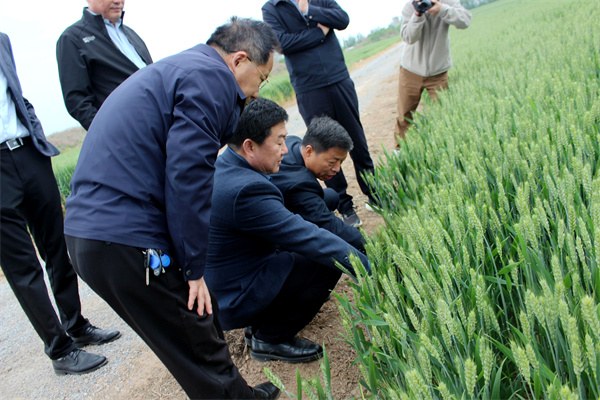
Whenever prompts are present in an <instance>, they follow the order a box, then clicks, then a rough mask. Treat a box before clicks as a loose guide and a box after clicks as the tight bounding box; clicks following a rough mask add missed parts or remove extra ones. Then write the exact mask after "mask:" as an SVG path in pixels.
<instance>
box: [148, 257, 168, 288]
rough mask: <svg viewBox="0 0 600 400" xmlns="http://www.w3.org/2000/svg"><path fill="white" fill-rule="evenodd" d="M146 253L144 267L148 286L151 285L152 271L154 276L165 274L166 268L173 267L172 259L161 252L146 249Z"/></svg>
mask: <svg viewBox="0 0 600 400" xmlns="http://www.w3.org/2000/svg"><path fill="white" fill-rule="evenodd" d="M143 253H144V267H145V268H146V286H148V285H150V270H152V272H153V273H154V276H159V275H160V274H161V273H164V272H165V267H168V266H169V265H171V258H170V257H169V256H168V255H166V254H165V253H163V252H162V251H161V250H156V249H146V250H144V251H143Z"/></svg>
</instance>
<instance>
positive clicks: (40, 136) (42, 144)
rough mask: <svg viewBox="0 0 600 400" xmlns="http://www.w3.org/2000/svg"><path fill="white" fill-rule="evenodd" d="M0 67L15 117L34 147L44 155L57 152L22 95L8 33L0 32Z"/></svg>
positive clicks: (50, 155) (51, 154) (53, 154)
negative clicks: (6, 82) (13, 104)
mask: <svg viewBox="0 0 600 400" xmlns="http://www.w3.org/2000/svg"><path fill="white" fill-rule="evenodd" d="M0 68H1V69H2V72H3V73H4V76H6V80H7V81H8V91H9V92H10V95H11V97H12V100H13V102H14V103H15V108H16V111H17V118H19V120H20V121H21V123H22V124H23V125H24V126H25V128H27V130H28V131H29V134H30V135H31V139H32V141H33V144H34V145H35V148H36V149H38V151H39V152H40V153H42V154H43V155H45V156H48V157H52V156H55V155H57V154H58V153H59V151H58V149H57V148H56V147H54V146H53V145H52V144H51V143H49V142H48V141H47V140H46V135H44V130H43V129H42V124H41V123H40V120H39V119H38V117H37V116H36V115H35V110H34V109H33V106H32V105H31V104H30V103H29V102H28V101H27V99H26V98H25V97H23V91H22V89H21V83H20V82H19V77H18V76H17V68H16V66H15V59H14V57H13V53H12V47H11V45H10V39H9V38H8V35H6V34H5V33H1V32H0Z"/></svg>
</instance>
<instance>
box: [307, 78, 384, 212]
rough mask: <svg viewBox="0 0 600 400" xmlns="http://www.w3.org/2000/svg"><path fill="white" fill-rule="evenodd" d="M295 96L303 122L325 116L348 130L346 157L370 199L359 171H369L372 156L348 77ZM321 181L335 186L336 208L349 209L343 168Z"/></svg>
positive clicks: (347, 210)
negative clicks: (349, 149)
mask: <svg viewBox="0 0 600 400" xmlns="http://www.w3.org/2000/svg"><path fill="white" fill-rule="evenodd" d="M296 100H297V102H298V110H299V111H300V115H302V119H304V123H305V124H306V126H308V125H309V124H310V121H312V119H313V118H314V117H321V116H328V117H331V118H333V119H334V120H336V121H337V122H339V123H340V125H342V126H343V127H344V128H345V129H346V131H348V134H349V135H350V138H351V139H352V142H353V143H354V148H353V149H352V151H350V157H351V158H352V162H353V163H354V170H355V171H356V179H357V181H358V185H359V186H360V190H361V191H362V192H363V193H364V194H366V195H367V196H369V199H370V201H371V202H373V200H372V199H371V194H370V193H371V191H370V190H369V187H368V185H367V183H366V182H365V180H364V179H363V177H362V174H363V173H369V174H372V173H373V160H371V155H370V154H369V146H368V144H367V138H366V137H365V131H364V130H363V127H362V124H361V122H360V113H359V111H358V97H357V95H356V90H355V88H354V82H353V81H352V79H350V78H346V79H344V80H343V81H341V82H338V83H335V84H333V85H329V86H326V87H323V88H319V89H315V90H311V91H309V92H304V93H301V94H297V95H296ZM325 185H327V187H330V188H332V189H335V191H336V192H337V193H338V194H339V195H340V204H339V206H338V210H339V211H340V212H341V213H343V214H346V213H348V212H349V211H350V210H352V206H353V203H352V196H350V195H349V194H348V193H346V189H347V188H348V182H347V181H346V177H345V176H344V173H343V171H341V170H340V172H338V173H337V174H336V175H335V176H334V177H333V178H331V179H330V180H328V181H326V182H325Z"/></svg>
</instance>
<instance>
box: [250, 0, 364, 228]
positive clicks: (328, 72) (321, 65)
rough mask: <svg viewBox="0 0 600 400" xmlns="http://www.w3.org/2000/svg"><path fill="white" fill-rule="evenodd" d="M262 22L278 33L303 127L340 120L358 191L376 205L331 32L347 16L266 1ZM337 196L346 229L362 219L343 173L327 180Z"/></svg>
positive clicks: (320, 1) (352, 96) (300, 1)
mask: <svg viewBox="0 0 600 400" xmlns="http://www.w3.org/2000/svg"><path fill="white" fill-rule="evenodd" d="M262 14H263V19H264V21H265V22H266V23H267V24H269V25H271V27H272V28H273V30H275V32H276V33H277V37H278V38H279V42H280V43H281V49H282V51H283V54H284V56H285V63H286V66H287V69H288V72H289V74H290V80H291V83H292V86H293V87H294V91H295V92H296V100H297V101H298V109H299V111H300V114H301V115H302V118H303V119H304V122H305V123H306V126H308V125H310V122H311V121H312V119H313V118H314V117H318V116H322V115H327V116H329V117H331V118H333V119H335V120H336V121H338V122H339V123H340V124H341V125H342V126H343V127H344V128H345V129H346V131H348V134H349V135H350V137H351V138H352V141H353V143H354V149H353V150H352V151H351V152H350V157H352V161H353V162H354V168H355V170H356V178H357V180H358V184H359V186H360V189H361V190H362V192H363V193H364V194H366V195H367V196H368V197H369V203H371V204H374V200H373V199H372V198H371V193H370V190H369V188H368V186H367V184H366V182H365V180H364V179H363V177H362V176H361V174H362V173H373V161H372V160H371V156H370V154H369V147H368V145H367V139H366V138H365V132H364V130H363V127H362V124H361V122H360V113H359V111H358V96H357V95H356V90H355V88H354V82H353V81H352V79H351V78H350V74H349V73H348V68H347V67H346V63H345V61H344V54H343V52H342V48H341V46H340V43H339V41H338V39H337V37H336V35H335V31H334V29H338V30H342V29H346V27H347V26H348V23H349V22H350V18H349V17H348V14H347V13H346V12H345V11H344V10H343V9H342V8H341V7H340V6H339V5H338V4H337V3H336V2H335V1H333V0H312V1H310V4H309V1H308V0H269V1H267V2H266V3H265V5H264V6H263V7H262ZM326 184H327V186H328V187H330V188H333V189H335V191H336V192H337V193H338V194H339V196H340V204H339V206H338V211H339V212H340V213H341V214H342V216H343V217H344V222H345V223H346V224H348V225H352V226H354V227H358V226H360V225H361V221H360V219H359V218H358V216H357V215H356V212H355V211H354V204H353V202H352V196H350V195H349V194H348V193H346V189H347V187H348V183H347V182H346V178H345V177H344V174H343V172H342V171H340V172H339V173H338V174H337V175H336V176H335V177H334V178H332V179H330V180H329V181H327V183H326Z"/></svg>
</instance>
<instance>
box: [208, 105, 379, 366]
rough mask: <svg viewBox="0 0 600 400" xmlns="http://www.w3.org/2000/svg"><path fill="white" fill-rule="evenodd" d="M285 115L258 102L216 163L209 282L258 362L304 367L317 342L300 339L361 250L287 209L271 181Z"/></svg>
mask: <svg viewBox="0 0 600 400" xmlns="http://www.w3.org/2000/svg"><path fill="white" fill-rule="evenodd" d="M287 118H288V116H287V113H286V112H285V110H284V109H283V108H281V107H280V106H279V105H277V104H276V103H274V102H272V101H270V100H266V99H263V98H258V99H256V100H254V101H252V102H251V103H250V104H249V105H248V106H247V107H246V109H245V110H244V112H243V113H242V116H241V117H240V122H239V124H238V127H237V129H236V131H235V133H234V135H233V138H232V139H231V140H230V142H229V148H228V149H227V150H226V151H225V152H224V153H223V154H222V155H221V156H220V157H219V159H218V160H217V162H216V172H215V181H214V192H213V204H215V205H216V206H215V207H213V209H212V211H211V223H210V236H209V246H208V255H207V264H206V270H205V275H204V278H205V280H206V282H207V284H208V285H209V286H210V287H211V288H213V290H214V292H215V296H216V298H217V300H218V303H219V309H220V318H221V324H222V326H223V329H225V330H228V329H236V328H243V327H251V329H250V330H249V331H250V332H251V337H247V339H249V341H250V343H251V353H250V354H251V356H252V358H253V359H255V360H259V361H269V360H281V361H287V362H305V361H311V360H316V359H318V358H320V357H321V356H322V354H323V349H322V347H321V346H320V345H318V344H315V343H312V342H309V341H307V340H302V339H299V338H297V337H296V334H297V333H298V332H300V330H301V329H302V328H304V327H305V326H306V325H307V324H308V323H309V322H310V321H311V320H312V319H313V317H314V316H315V315H316V314H317V312H318V311H319V309H320V308H321V306H322V305H323V303H324V302H325V301H326V299H327V296H328V295H329V292H330V291H331V290H332V289H333V288H334V287H335V285H336V283H337V281H338V279H339V278H340V276H341V271H340V270H339V269H337V268H336V267H335V264H334V260H337V261H339V262H340V263H341V264H342V265H343V266H344V267H346V268H348V269H351V268H352V266H351V264H350V262H349V259H348V256H349V255H350V254H355V255H356V256H357V257H359V259H360V261H361V262H362V263H363V265H365V266H367V269H368V265H369V261H368V260H367V258H366V257H365V255H364V254H362V253H361V252H360V251H358V250H357V249H355V248H354V247H352V246H350V245H349V244H348V243H347V242H346V241H344V240H342V239H340V238H339V237H338V236H336V235H334V234H332V233H331V232H329V231H327V230H325V229H321V228H319V227H318V226H316V225H314V224H312V223H310V222H308V221H305V220H304V219H303V218H302V217H301V216H299V215H295V214H293V213H292V212H290V211H289V210H287V209H286V208H285V206H284V203H283V196H282V195H281V192H280V191H279V189H277V187H276V186H275V185H273V183H272V182H271V180H270V178H271V177H270V175H271V174H274V173H276V172H277V171H278V170H279V166H280V164H281V160H282V158H283V156H284V155H285V154H286V153H287V147H286V144H285V139H286V137H287V130H286V127H285V123H286V121H287Z"/></svg>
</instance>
